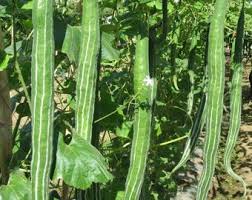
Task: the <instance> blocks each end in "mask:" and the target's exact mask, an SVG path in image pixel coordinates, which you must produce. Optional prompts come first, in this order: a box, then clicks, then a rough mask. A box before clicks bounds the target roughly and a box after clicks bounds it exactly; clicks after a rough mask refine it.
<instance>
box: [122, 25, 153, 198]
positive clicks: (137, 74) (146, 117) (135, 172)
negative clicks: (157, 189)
mask: <svg viewBox="0 0 252 200" xmlns="http://www.w3.org/2000/svg"><path fill="white" fill-rule="evenodd" d="M143 30H144V31H145V32H144V34H143V35H138V37H137V43H136V54H135V55H136V58H135V65H134V68H133V73H134V74H133V76H134V93H135V96H136V103H137V105H138V106H137V107H136V109H135V119H134V135H133V142H132V147H131V157H130V168H129V172H128V175H127V180H126V189H125V195H124V200H137V199H139V196H140V193H141V188H142V184H143V180H144V174H145V168H146V162H147V157H148V150H149V146H150V135H151V121H152V104H153V99H154V96H155V83H154V80H153V79H150V74H149V38H148V36H147V30H146V27H145V28H143Z"/></svg>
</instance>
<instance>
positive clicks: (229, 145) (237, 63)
mask: <svg viewBox="0 0 252 200" xmlns="http://www.w3.org/2000/svg"><path fill="white" fill-rule="evenodd" d="M236 32H237V37H236V40H235V52H234V57H233V58H234V60H233V63H232V70H233V73H232V74H233V76H232V81H231V102H230V110H231V112H230V125H229V132H228V137H227V142H226V147H225V151H224V167H225V169H226V171H227V172H228V174H229V175H230V176H232V177H233V178H234V179H236V180H238V181H240V182H241V183H242V185H243V188H244V196H246V183H245V181H244V180H243V179H242V177H241V176H239V175H238V174H236V173H235V172H234V171H233V169H232V167H231V156H232V153H233V151H234V148H235V144H236V141H237V137H238V134H239V129H240V125H241V107H242V105H241V104H242V87H241V83H242V74H243V64H242V57H243V53H242V51H243V39H244V4H243V6H242V9H241V12H240V17H239V20H238V24H237V31H236Z"/></svg>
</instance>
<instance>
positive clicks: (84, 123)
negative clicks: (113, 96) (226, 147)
mask: <svg viewBox="0 0 252 200" xmlns="http://www.w3.org/2000/svg"><path fill="white" fill-rule="evenodd" d="M81 34H82V37H81V38H82V40H81V46H80V54H79V62H78V71H77V76H78V77H77V86H76V93H77V96H76V98H77V104H76V105H77V106H76V133H77V134H79V135H80V136H81V137H83V138H84V139H86V140H87V141H90V142H91V138H92V124H93V114H94V104H95V88H96V78H97V56H98V53H99V48H100V29H99V10H98V2H97V0H84V1H83V14H82V26H81Z"/></svg>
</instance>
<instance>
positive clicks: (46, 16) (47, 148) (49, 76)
mask: <svg viewBox="0 0 252 200" xmlns="http://www.w3.org/2000/svg"><path fill="white" fill-rule="evenodd" d="M32 15H33V26H34V27H33V28H34V35H33V49H32V51H33V55H32V164H31V181H32V199H33V200H43V199H48V197H49V172H50V165H51V160H52V145H53V143H52V139H53V109H54V105H53V81H54V79H53V71H54V38H53V0H34V1H33V13H32Z"/></svg>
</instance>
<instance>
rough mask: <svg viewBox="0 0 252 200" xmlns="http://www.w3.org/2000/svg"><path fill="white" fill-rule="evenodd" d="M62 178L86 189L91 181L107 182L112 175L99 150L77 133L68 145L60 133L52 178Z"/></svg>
mask: <svg viewBox="0 0 252 200" xmlns="http://www.w3.org/2000/svg"><path fill="white" fill-rule="evenodd" d="M59 178H61V179H63V180H64V181H65V182H66V183H67V184H68V185H70V186H73V187H75V188H79V189H83V190H84V189H87V188H89V187H90V186H91V184H92V183H93V182H95V183H103V184H105V183H107V182H108V181H109V180H111V179H112V178H113V176H112V175H111V174H110V173H109V172H108V171H107V165H106V162H105V160H104V158H103V156H102V155H101V154H100V152H99V151H98V150H97V149H96V148H95V147H93V146H92V145H91V144H89V143H88V142H87V141H86V140H84V139H82V138H81V137H80V136H78V135H77V134H76V135H74V136H73V138H72V141H71V143H70V144H69V145H67V144H65V143H64V141H63V137H62V136H61V135H60V137H59V144H58V151H57V161H56V167H55V172H54V179H59Z"/></svg>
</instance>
